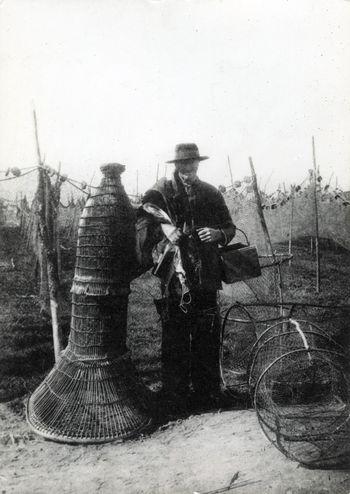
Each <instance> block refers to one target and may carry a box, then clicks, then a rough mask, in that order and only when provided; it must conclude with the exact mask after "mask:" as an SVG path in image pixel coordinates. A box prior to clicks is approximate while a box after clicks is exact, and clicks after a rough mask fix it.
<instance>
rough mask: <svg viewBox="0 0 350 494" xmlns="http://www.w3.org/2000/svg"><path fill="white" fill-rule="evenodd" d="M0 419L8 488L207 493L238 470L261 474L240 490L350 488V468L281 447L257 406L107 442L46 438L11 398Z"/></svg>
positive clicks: (2, 471) (242, 474) (1, 464)
mask: <svg viewBox="0 0 350 494" xmlns="http://www.w3.org/2000/svg"><path fill="white" fill-rule="evenodd" d="M0 425H1V436H0V493H1V494H10V493H21V494H27V493H28V494H34V493H38V494H39V493H40V494H41V493H42V494H44V493H45V494H46V493H52V494H54V493H61V494H63V493H67V494H68V493H77V494H80V493H84V494H87V493H96V492H98V493H106V494H107V493H108V494H109V493H113V494H114V493H117V494H124V493H125V494H133V493H135V494H136V493H137V494H141V493H149V494H161V493H162V494H163V493H164V494H173V493H174V494H175V493H179V494H180V493H181V494H192V493H194V492H199V493H204V492H207V491H210V490H213V489H218V488H222V487H224V486H226V485H227V484H228V483H229V482H230V479H231V478H232V476H233V475H234V474H235V472H237V471H238V472H239V478H238V480H237V481H236V482H237V483H239V482H243V481H251V482H257V483H255V484H253V483H252V484H250V485H247V486H246V487H240V488H237V489H236V490H235V491H236V492H237V493H238V492H242V493H247V494H255V493H256V494H257V493H259V494H261V493H274V494H277V493H281V494H282V493H283V494H292V493H293V494H294V493H298V494H302V493H303V494H316V493H317V494H319V493H332V494H337V493H339V494H348V493H349V492H350V472H346V471H326V470H324V471H322V470H308V469H305V468H302V467H300V466H298V464H297V463H293V462H292V461H290V460H288V459H287V458H285V457H284V456H283V455H282V454H281V453H279V451H278V450H277V449H275V448H274V446H272V445H271V444H270V443H269V442H268V441H267V440H266V439H265V437H264V436H263V434H262V432H261V431H260V428H259V425H258V423H257V419H256V416H255V412H254V411H252V410H244V411H225V412H216V413H207V414H203V415H195V416H191V417H189V418H188V419H186V420H182V421H177V422H171V423H169V424H167V425H166V426H163V427H162V428H161V429H159V430H157V431H156V432H154V433H153V434H152V435H151V436H149V437H143V438H140V439H138V440H135V441H129V442H125V443H119V444H116V443H114V444H113V443H110V444H106V445H100V446H91V445H90V446H72V445H65V444H58V443H54V442H49V441H45V440H42V439H40V438H38V437H37V436H35V435H34V434H32V433H31V432H30V431H29V429H28V427H27V424H26V422H25V420H24V419H23V417H21V416H19V415H16V414H15V413H14V412H13V411H12V410H11V409H10V408H9V406H8V405H6V404H1V405H0ZM230 492H233V491H230Z"/></svg>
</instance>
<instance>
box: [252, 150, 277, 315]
mask: <svg viewBox="0 0 350 494" xmlns="http://www.w3.org/2000/svg"><path fill="white" fill-rule="evenodd" d="M249 164H250V170H251V174H252V185H253V190H254V194H255V200H256V206H257V210H258V215H259V218H260V223H261V227H262V229H263V233H264V237H265V242H266V247H267V251H268V254H269V255H271V257H272V259H273V262H274V264H276V268H277V273H278V291H279V300H280V304H281V315H283V285H282V274H281V266H280V263H279V262H278V261H277V259H276V255H275V253H274V250H273V247H272V242H271V237H270V233H269V230H268V228H267V225H266V221H265V216H264V212H263V208H262V205H261V198H260V193H259V189H258V182H257V179H256V173H255V169H254V165H253V160H252V158H251V157H249Z"/></svg>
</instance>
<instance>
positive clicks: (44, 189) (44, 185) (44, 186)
mask: <svg viewBox="0 0 350 494" xmlns="http://www.w3.org/2000/svg"><path fill="white" fill-rule="evenodd" d="M34 126H35V138H36V147H37V155H38V163H39V183H38V192H39V194H38V200H39V215H38V216H39V234H40V239H41V243H42V246H43V252H44V253H45V254H46V259H47V279H48V285H49V297H50V311H51V324H52V336H53V346H54V352H55V361H56V362H58V360H59V358H60V354H61V348H62V346H61V342H62V334H61V327H60V324H59V318H58V309H59V304H58V300H59V280H58V268H57V252H56V249H55V242H54V235H53V231H54V228H53V221H54V220H53V214H52V200H53V198H52V190H51V181H50V178H49V176H48V175H47V173H46V172H45V170H44V167H43V162H42V160H41V154H40V146H39V138H38V126H37V119H36V113H35V110H34Z"/></svg>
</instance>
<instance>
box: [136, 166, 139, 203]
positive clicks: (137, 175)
mask: <svg viewBox="0 0 350 494" xmlns="http://www.w3.org/2000/svg"><path fill="white" fill-rule="evenodd" d="M136 197H137V198H138V197H139V171H138V170H136Z"/></svg>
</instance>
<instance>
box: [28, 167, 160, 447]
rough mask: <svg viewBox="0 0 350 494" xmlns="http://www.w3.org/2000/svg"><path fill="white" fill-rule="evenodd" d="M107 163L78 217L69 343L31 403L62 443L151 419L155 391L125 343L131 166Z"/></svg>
mask: <svg viewBox="0 0 350 494" xmlns="http://www.w3.org/2000/svg"><path fill="white" fill-rule="evenodd" d="M101 170H102V172H103V175H104V177H103V179H102V182H101V185H100V187H99V188H97V189H95V192H94V194H93V195H92V196H91V197H90V198H89V199H88V200H87V202H86V204H85V207H84V210H83V213H82V216H81V218H80V221H79V229H78V243H77V255H76V265H75V275H74V280H73V286H72V289H71V293H72V310H71V329H70V335H69V342H68V345H67V348H66V349H65V350H64V352H63V353H62V355H61V358H60V359H59V361H58V362H57V363H56V365H55V367H54V368H53V369H52V371H51V372H50V373H49V375H48V376H47V377H46V379H45V380H44V381H43V382H42V384H41V385H40V386H39V387H38V388H37V389H36V390H35V391H34V393H33V394H32V396H31V397H30V399H29V402H28V407H27V420H28V422H29V424H30V426H31V427H32V428H33V429H34V431H35V432H37V433H38V434H40V435H42V436H44V437H46V438H48V439H52V440H56V441H62V442H71V443H99V442H108V441H113V440H116V439H123V438H126V437H131V436H134V435H136V434H137V433H140V432H141V431H143V430H145V429H146V428H147V427H148V426H149V425H150V423H151V414H150V401H149V396H148V391H147V389H146V387H145V386H144V385H143V383H142V381H141V379H140V378H139V376H138V375H137V373H136V370H135V368H134V365H133V363H132V362H131V359H130V356H129V352H128V349H127V346H126V333H127V306H128V296H129V292H130V281H131V279H132V276H133V271H134V269H135V263H136V261H135V257H134V256H135V228H134V224H135V222H134V211H133V208H132V206H131V204H130V202H129V199H128V197H127V195H126V193H125V190H124V188H123V186H122V184H121V180H120V174H121V173H122V172H123V171H124V166H122V165H119V164H108V165H104V166H102V167H101Z"/></svg>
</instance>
